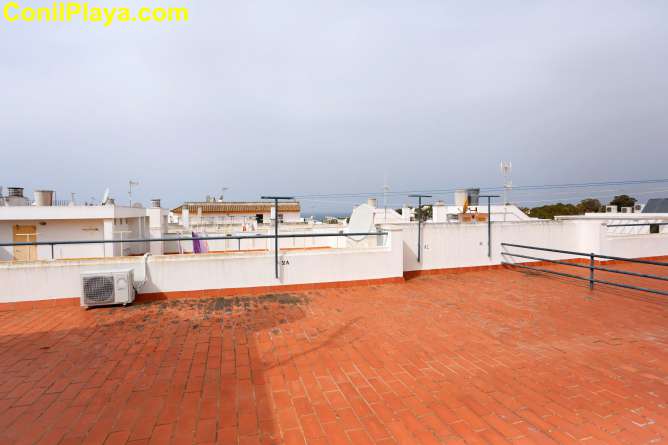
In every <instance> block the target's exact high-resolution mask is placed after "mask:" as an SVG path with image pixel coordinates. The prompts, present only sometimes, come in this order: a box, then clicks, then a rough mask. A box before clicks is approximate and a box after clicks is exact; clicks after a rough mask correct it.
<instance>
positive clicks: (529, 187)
mask: <svg viewBox="0 0 668 445" xmlns="http://www.w3.org/2000/svg"><path fill="white" fill-rule="evenodd" d="M659 183H668V179H645V180H624V181H605V182H582V183H566V184H539V185H525V186H514V187H513V190H514V191H521V190H525V191H538V190H548V189H560V188H588V187H601V186H614V185H645V184H659ZM462 188H463V187H457V188H448V189H422V190H402V191H396V192H390V191H388V192H386V193H387V195H395V196H396V195H409V194H417V193H432V194H444V193H452V192H454V191H456V190H460V189H462ZM502 190H503V187H484V188H483V187H481V191H484V192H495V191H502ZM382 195H383V193H382V192H378V191H373V192H354V193H352V192H351V193H323V194H312V195H298V194H295V195H294V196H295V198H296V199H307V198H321V199H328V198H355V197H373V196H382Z"/></svg>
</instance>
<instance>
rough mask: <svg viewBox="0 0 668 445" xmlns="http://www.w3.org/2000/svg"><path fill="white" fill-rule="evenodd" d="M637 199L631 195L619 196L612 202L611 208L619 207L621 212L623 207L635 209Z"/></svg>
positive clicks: (618, 209)
mask: <svg viewBox="0 0 668 445" xmlns="http://www.w3.org/2000/svg"><path fill="white" fill-rule="evenodd" d="M636 201H637V199H635V198H632V197H630V196H629V195H618V196H615V197H614V198H613V199H612V201H610V205H611V206H617V211H621V210H622V207H633V204H635V203H636Z"/></svg>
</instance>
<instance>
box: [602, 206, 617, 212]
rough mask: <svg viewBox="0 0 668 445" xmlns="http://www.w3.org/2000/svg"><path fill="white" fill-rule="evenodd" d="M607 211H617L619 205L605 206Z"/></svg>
mask: <svg viewBox="0 0 668 445" xmlns="http://www.w3.org/2000/svg"><path fill="white" fill-rule="evenodd" d="M605 213H617V206H605Z"/></svg>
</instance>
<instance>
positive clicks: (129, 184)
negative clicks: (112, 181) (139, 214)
mask: <svg viewBox="0 0 668 445" xmlns="http://www.w3.org/2000/svg"><path fill="white" fill-rule="evenodd" d="M135 185H139V181H133V180H132V179H130V180H129V181H128V197H129V198H130V207H132V187H133V186H135Z"/></svg>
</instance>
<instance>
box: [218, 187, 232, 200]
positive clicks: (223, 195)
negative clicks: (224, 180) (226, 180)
mask: <svg viewBox="0 0 668 445" xmlns="http://www.w3.org/2000/svg"><path fill="white" fill-rule="evenodd" d="M229 189H230V188H229V187H223V188H221V189H220V202H223V201H225V192H226V191H228V190H229Z"/></svg>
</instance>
